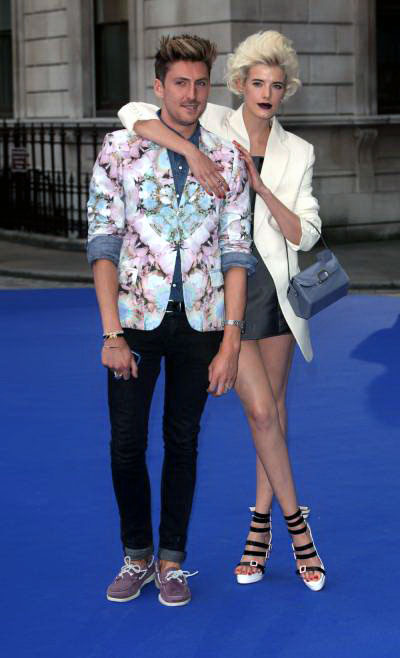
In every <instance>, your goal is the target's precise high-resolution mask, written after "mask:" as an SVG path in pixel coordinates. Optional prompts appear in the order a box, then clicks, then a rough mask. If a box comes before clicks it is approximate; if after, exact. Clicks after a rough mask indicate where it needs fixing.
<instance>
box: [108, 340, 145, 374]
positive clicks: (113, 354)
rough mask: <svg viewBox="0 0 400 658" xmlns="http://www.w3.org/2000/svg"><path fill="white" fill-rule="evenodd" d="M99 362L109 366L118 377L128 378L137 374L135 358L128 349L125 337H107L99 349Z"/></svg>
mask: <svg viewBox="0 0 400 658" xmlns="http://www.w3.org/2000/svg"><path fill="white" fill-rule="evenodd" d="M101 362H102V364H103V366H105V367H106V368H109V369H110V370H111V371H112V372H113V374H114V376H115V377H116V378H117V379H119V378H120V377H123V378H124V379H129V377H130V376H131V375H132V377H137V376H138V368H137V364H136V361H135V358H134V356H133V354H132V352H131V350H130V349H129V345H128V343H127V342H126V340H125V338H123V337H122V336H118V338H109V339H108V340H106V342H105V343H104V345H103V349H102V350H101Z"/></svg>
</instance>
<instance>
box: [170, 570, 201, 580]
mask: <svg viewBox="0 0 400 658" xmlns="http://www.w3.org/2000/svg"><path fill="white" fill-rule="evenodd" d="M198 573H199V572H198V571H193V573H190V571H182V569H176V570H175V571H170V572H169V573H168V574H167V575H166V577H165V580H179V582H180V583H182V582H184V580H185V579H186V578H191V576H196V575H197V574H198Z"/></svg>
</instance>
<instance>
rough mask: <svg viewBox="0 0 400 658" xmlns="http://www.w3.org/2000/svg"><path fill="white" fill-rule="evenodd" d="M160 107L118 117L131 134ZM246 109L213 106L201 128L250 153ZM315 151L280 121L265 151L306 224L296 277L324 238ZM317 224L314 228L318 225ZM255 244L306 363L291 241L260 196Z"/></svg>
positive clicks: (286, 199) (279, 191)
mask: <svg viewBox="0 0 400 658" xmlns="http://www.w3.org/2000/svg"><path fill="white" fill-rule="evenodd" d="M157 110H158V107H157V106H156V105H151V104H149V103H128V104H127V105H124V107H122V108H121V109H120V111H119V112H118V116H119V118H120V120H121V121H122V123H123V124H124V126H125V127H126V128H128V129H130V130H132V127H133V125H134V123H135V122H136V121H138V120H139V119H143V120H146V119H157V118H158V117H157V115H156V112H157ZM242 110H243V105H241V106H240V107H239V109H237V110H232V109H230V108H227V107H223V106H221V105H214V104H212V103H208V105H207V107H206V110H205V111H204V113H203V114H202V116H201V117H200V123H201V124H202V125H203V126H204V127H205V128H206V129H207V130H210V131H211V132H213V133H216V134H217V135H219V136H221V137H222V138H223V139H226V140H229V141H232V140H234V139H236V141H238V142H239V143H240V144H243V146H244V147H245V148H247V149H249V148H250V141H249V136H248V133H247V130H246V126H245V124H244V121H243V113H242ZM314 159H315V158H314V148H313V146H312V145H311V144H309V143H308V142H306V141H305V140H304V139H302V138H301V137H297V135H294V134H293V133H290V132H287V131H286V130H284V128H282V126H281V124H280V123H279V121H278V120H277V119H276V118H275V117H274V119H273V121H272V127H271V132H270V135H269V138H268V144H267V148H266V150H265V158H264V164H263V167H262V170H261V178H262V180H263V182H264V183H265V185H266V186H267V187H268V188H269V189H270V190H271V192H273V194H275V196H277V198H278V199H279V200H280V201H281V202H282V203H284V204H285V206H287V207H288V208H289V209H290V210H292V211H293V212H294V213H296V215H298V217H299V218H300V222H301V231H302V233H301V240H300V244H298V245H296V244H293V243H292V242H289V240H287V245H288V254H289V267H290V275H291V276H293V275H294V274H296V273H297V272H298V271H299V266H298V258H297V251H299V250H302V251H308V250H309V249H311V248H312V247H313V246H314V244H315V243H316V242H317V241H318V239H319V234H318V231H317V230H316V229H315V228H314V226H315V227H316V228H317V229H318V230H320V229H321V220H320V218H319V216H318V210H319V205H318V201H317V200H316V199H315V197H314V196H313V194H312V174H313V164H314ZM313 225H314V226H313ZM254 242H255V244H256V247H257V249H258V251H259V253H260V255H261V257H262V259H263V260H264V262H265V264H266V266H267V268H268V270H269V271H270V273H271V276H272V278H273V281H274V283H275V287H276V291H277V295H278V300H279V304H280V306H281V309H282V313H283V315H284V316H285V318H286V321H287V323H288V325H289V327H290V329H291V331H292V333H293V336H294V337H295V339H296V341H297V343H298V345H299V347H300V349H301V351H302V353H303V356H304V358H305V359H306V361H311V359H312V358H313V352H312V347H311V342H310V334H309V330H308V323H307V321H306V320H303V319H302V318H298V317H297V315H295V314H294V312H293V310H292V307H291V306H290V304H289V302H288V300H287V289H288V268H287V259H286V248H285V239H284V237H283V235H282V232H281V230H280V228H279V226H278V224H277V222H276V220H275V219H274V218H273V217H272V215H271V213H270V211H269V210H268V208H267V206H266V205H265V203H264V201H263V200H262V199H261V198H260V197H259V196H258V195H257V197H256V203H255V209H254Z"/></svg>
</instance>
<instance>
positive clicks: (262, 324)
mask: <svg viewBox="0 0 400 658" xmlns="http://www.w3.org/2000/svg"><path fill="white" fill-rule="evenodd" d="M227 83H228V87H229V89H230V90H231V91H232V92H233V93H234V94H237V95H240V96H242V97H243V101H244V102H243V105H241V106H240V107H239V109H238V110H232V109H230V108H227V107H222V106H219V105H214V104H211V103H209V104H208V105H207V107H206V110H205V112H204V113H203V115H202V117H201V119H200V121H201V123H202V124H203V125H204V127H205V128H207V129H209V130H211V131H212V132H214V133H216V134H219V135H220V136H221V138H224V139H227V140H230V141H233V143H234V144H235V145H236V146H237V148H238V149H239V151H240V153H241V157H242V158H243V159H244V160H245V162H246V165H247V169H248V173H249V179H250V185H251V188H252V211H253V239H254V246H253V253H254V255H255V256H256V258H257V259H258V265H257V268H256V272H255V273H254V274H253V275H252V276H251V277H249V280H248V301H247V309H246V329H245V333H244V335H243V340H242V347H241V351H240V357H239V368H238V376H237V379H236V384H235V389H236V392H237V394H238V395H239V397H240V400H241V402H242V404H243V407H244V409H245V412H246V415H247V418H248V422H249V425H250V428H251V432H252V436H253V440H254V444H255V448H256V451H257V465H256V477H257V494H256V505H255V508H252V511H253V516H252V523H251V526H250V532H249V534H248V537H247V541H246V547H245V550H244V553H243V557H242V559H241V561H240V563H239V564H238V565H237V567H236V570H235V573H236V577H237V581H238V582H239V583H241V584H247V583H253V582H256V581H258V580H261V579H262V578H263V575H264V571H265V562H266V559H267V558H268V557H269V553H270V549H271V536H272V534H271V526H270V508H271V503H272V498H273V496H274V495H275V496H276V498H277V500H278V502H279V505H280V507H281V510H282V512H283V514H284V517H285V519H286V522H287V525H288V530H289V533H290V534H291V535H292V542H293V550H294V556H295V560H296V563H297V565H296V566H297V569H296V572H297V574H298V575H299V576H300V577H301V578H302V580H303V582H304V583H305V584H306V585H307V587H309V588H310V589H311V590H314V591H318V590H320V589H322V587H323V586H324V584H325V571H324V567H323V564H322V561H321V559H320V558H319V555H318V553H317V551H316V548H315V546H314V543H313V539H312V535H311V530H310V527H309V525H308V524H307V522H306V521H305V516H306V515H305V514H303V513H302V510H301V509H300V508H299V505H298V502H297V497H296V491H295V485H294V481H293V476H292V471H291V466H290V461H289V456H288V451H287V446H286V440H285V435H286V428H287V413H286V404H285V398H286V388H287V382H288V377H289V373H290V368H291V362H292V355H293V348H294V345H295V343H296V342H297V344H298V345H299V347H300V349H301V351H302V353H303V355H304V357H305V359H306V360H307V361H310V360H311V359H312V348H311V344H310V337H309V332H308V326H307V322H306V321H305V320H303V319H301V318H298V317H297V316H296V315H295V314H294V313H293V310H292V308H291V306H290V305H289V303H288V300H287V296H286V291H287V286H288V274H287V273H288V267H287V255H286V254H287V252H286V245H287V247H288V249H287V251H288V258H289V266H290V272H291V273H293V274H294V273H296V272H298V271H299V268H298V262H297V252H298V251H299V250H305V251H307V250H309V249H311V248H312V247H313V245H314V244H315V243H316V242H317V240H318V237H319V235H318V229H319V228H320V225H321V222H320V219H319V217H318V208H319V207H318V203H317V201H316V199H315V198H314V197H313V194H312V171H313V164H314V150H313V147H312V146H311V144H309V143H307V142H306V141H304V140H303V139H301V138H300V137H297V136H296V135H294V134H292V133H290V132H287V131H286V130H284V129H283V128H282V126H281V125H280V123H279V121H278V120H277V118H276V114H277V112H278V111H279V108H280V105H281V103H282V102H283V101H284V100H285V99H286V98H288V97H289V96H291V95H293V94H294V93H295V92H296V91H297V89H298V88H299V86H300V84H301V83H300V80H299V79H298V59H297V55H296V52H295V50H294V49H293V47H292V43H291V41H289V40H288V39H287V38H286V37H284V36H283V35H282V34H280V33H278V32H275V31H266V32H259V33H257V34H254V35H252V36H250V37H248V38H247V39H245V40H244V41H243V42H242V43H241V44H240V45H239V46H238V47H237V48H236V50H235V52H234V53H233V54H232V55H230V57H229V59H228V68H227ZM176 85H177V86H179V88H180V89H181V88H182V87H186V90H187V94H186V95H185V99H184V103H185V104H186V106H187V107H193V108H194V109H195V108H196V105H197V102H198V101H197V91H196V86H195V85H190V84H189V83H188V81H187V80H185V79H180V80H176ZM156 111H157V107H156V106H153V105H149V104H145V103H128V104H127V105H125V106H124V107H123V108H122V109H121V110H120V112H119V117H120V119H121V121H122V123H123V124H124V125H125V127H127V128H128V129H131V130H132V129H134V130H135V132H136V133H138V134H139V135H140V136H141V137H144V138H147V139H150V140H152V141H155V142H157V143H159V144H161V145H162V146H165V147H167V148H168V149H170V150H171V151H174V152H177V153H180V154H181V155H183V156H184V157H185V158H186V160H187V162H188V164H189V167H190V170H191V172H192V174H193V175H194V176H195V178H197V180H198V181H199V182H200V183H201V184H202V185H203V187H204V188H205V189H206V190H207V192H208V193H209V194H212V193H214V194H216V195H217V196H222V195H223V194H224V191H225V189H226V183H225V180H224V178H223V174H222V171H223V166H222V164H223V163H221V166H220V167H218V166H217V165H216V164H215V163H213V162H211V160H210V159H209V158H208V157H207V155H205V154H204V153H202V152H201V151H200V150H199V149H198V148H197V147H195V146H193V144H191V143H190V142H189V141H188V140H186V139H184V138H183V137H181V136H180V135H179V134H178V133H176V132H173V131H172V130H170V129H169V128H168V126H166V125H165V124H163V123H161V122H160V121H159V119H158V116H157V114H156Z"/></svg>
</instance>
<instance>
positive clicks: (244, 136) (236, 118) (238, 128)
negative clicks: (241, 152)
mask: <svg viewBox="0 0 400 658" xmlns="http://www.w3.org/2000/svg"><path fill="white" fill-rule="evenodd" d="M229 125H230V127H231V129H232V130H233V131H234V133H236V135H234V136H233V138H234V139H236V141H237V142H239V144H242V145H243V146H244V148H245V149H247V150H248V149H249V148H250V140H249V135H248V133H247V130H246V126H245V125H244V121H243V105H241V106H240V107H239V108H238V109H237V110H236V112H233V114H232V115H231V116H230V117H229Z"/></svg>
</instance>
